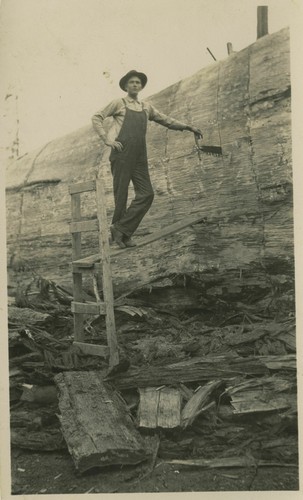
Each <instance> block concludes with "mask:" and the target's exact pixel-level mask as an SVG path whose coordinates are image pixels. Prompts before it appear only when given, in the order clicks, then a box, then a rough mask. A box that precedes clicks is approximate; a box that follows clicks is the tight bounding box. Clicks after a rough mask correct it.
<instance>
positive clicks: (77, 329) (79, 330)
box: [70, 187, 85, 341]
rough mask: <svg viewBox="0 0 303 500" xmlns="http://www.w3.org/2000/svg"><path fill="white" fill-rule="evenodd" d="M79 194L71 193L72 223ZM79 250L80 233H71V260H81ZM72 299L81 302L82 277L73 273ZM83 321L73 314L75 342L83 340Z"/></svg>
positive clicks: (78, 212) (76, 217)
mask: <svg viewBox="0 0 303 500" xmlns="http://www.w3.org/2000/svg"><path fill="white" fill-rule="evenodd" d="M70 189H71V187H70ZM80 192H81V191H80ZM80 192H75V193H71V213H72V221H73V222H75V221H79V220H80V219H81V198H80ZM81 249H82V239H81V233H72V259H73V260H76V259H80V258H81ZM73 297H74V301H75V302H82V301H83V287H82V275H81V274H78V273H74V272H73ZM84 319H85V315H84V314H83V313H77V314H74V336H75V340H79V341H81V340H83V338H84Z"/></svg>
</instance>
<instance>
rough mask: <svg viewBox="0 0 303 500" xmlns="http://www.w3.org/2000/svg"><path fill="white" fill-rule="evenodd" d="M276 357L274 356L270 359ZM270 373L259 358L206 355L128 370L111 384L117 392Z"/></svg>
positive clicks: (114, 378) (117, 376) (112, 380)
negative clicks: (164, 364)
mask: <svg viewBox="0 0 303 500" xmlns="http://www.w3.org/2000/svg"><path fill="white" fill-rule="evenodd" d="M271 357H272V358H274V357H275V356H271ZM268 373H269V370H268V368H267V367H266V366H265V364H264V363H263V362H262V361H261V359H259V358H258V357H256V356H251V357H247V358H242V357H240V356H204V357H202V358H193V359H190V360H187V361H181V362H179V363H174V364H171V365H166V366H159V365H157V366H156V367H155V366H148V367H143V368H138V369H134V368H133V369H131V368H130V369H129V371H128V372H127V373H125V374H123V375H119V374H117V375H116V376H115V377H113V378H112V379H111V382H112V383H113V384H114V385H115V387H117V389H132V388H136V387H159V386H160V385H164V384H165V385H175V384H178V383H180V382H183V383H184V382H197V381H199V382H202V381H209V380H215V379H221V380H229V379H231V378H234V377H238V376H239V375H240V376H246V375H250V376H254V377H258V376H261V375H266V374H268Z"/></svg>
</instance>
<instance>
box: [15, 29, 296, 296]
mask: <svg viewBox="0 0 303 500" xmlns="http://www.w3.org/2000/svg"><path fill="white" fill-rule="evenodd" d="M150 101H151V102H152V103H153V104H154V105H155V106H156V107H157V108H158V109H160V110H162V111H163V112H164V113H166V114H169V115H170V116H173V117H175V118H177V119H179V120H182V121H186V122H192V123H194V124H197V125H198V126H200V127H201V128H202V130H203V132H204V143H205V144H213V145H221V146H222V148H223V157H213V156H206V155H202V157H203V161H202V163H200V162H199V158H198V155H197V152H196V151H195V150H194V147H193V146H194V142H193V135H192V134H191V133H189V132H176V131H169V130H167V129H165V128H163V127H161V126H160V125H157V124H155V123H150V124H149V131H148V155H149V164H150V174H151V179H152V182H153V186H154V189H155V194H156V197H155V201H154V204H153V206H152V208H151V210H150V212H149V213H148V215H147V216H146V217H145V219H144V221H143V223H142V226H141V228H140V230H139V231H138V236H139V235H140V234H144V233H146V232H154V231H156V230H158V229H160V228H162V227H164V226H167V225H170V224H172V223H174V222H176V221H178V220H180V219H182V218H183V217H185V216H187V215H189V214H200V213H201V214H203V215H205V216H206V217H207V223H206V224H197V225H195V226H193V227H191V228H188V229H187V230H185V231H184V232H182V233H180V234H175V235H172V236H170V237H168V238H166V239H165V240H160V241H157V242H155V243H153V244H151V245H149V246H146V247H143V248H140V249H136V250H134V252H135V258H134V253H132V252H127V253H126V254H125V255H123V254H121V255H120V256H119V257H116V258H115V259H113V276H114V285H115V288H116V291H120V290H124V289H126V288H128V287H129V286H131V285H140V283H144V282H148V281H150V280H152V279H154V278H157V277H159V276H160V275H164V274H173V273H184V274H193V273H195V274H196V275H197V274H198V275H199V276H201V275H202V276H203V280H202V281H203V284H204V286H205V287H206V289H207V288H209V287H212V293H215V291H214V290H215V288H214V287H217V288H216V289H217V290H221V292H220V293H222V289H223V290H224V286H226V287H227V288H228V287H231V288H232V289H233V290H238V289H239V286H240V288H241V289H242V288H243V286H247V287H250V286H251V284H252V283H254V284H256V283H257V284H258V285H259V286H265V287H266V286H270V282H271V280H272V276H274V275H277V274H283V275H285V276H286V281H287V282H288V283H290V282H291V280H292V276H293V272H292V268H293V228H292V221H293V212H292V167H291V109H290V69H289V31H288V29H283V30H281V31H279V32H278V33H275V34H273V35H268V36H264V37H262V38H261V39H259V40H258V41H257V42H255V43H254V44H252V45H251V46H249V47H247V48H246V49H244V50H242V51H240V52H238V53H233V54H232V55H230V56H229V57H228V58H227V59H226V60H224V61H220V62H215V63H213V64H211V65H210V66H209V67H207V68H203V69H202V70H200V71H199V72H197V73H196V74H194V75H193V76H191V77H189V78H187V79H185V80H182V81H180V82H178V83H176V84H174V85H172V86H170V87H168V88H166V89H164V90H163V91H161V92H160V93H158V94H156V95H154V96H152V97H151V98H150ZM108 154H109V152H108V148H104V147H103V146H102V145H100V142H99V139H98V137H97V135H96V134H95V132H94V131H93V129H92V127H91V126H88V127H84V128H82V129H80V130H77V131H75V132H74V133H72V134H69V135H67V136H65V137H62V138H59V139H57V140H54V141H52V142H50V143H48V144H46V145H45V146H44V147H43V148H42V149H40V150H39V151H35V152H32V153H29V154H27V155H25V156H24V157H22V158H20V159H19V160H17V161H15V162H14V163H12V164H10V165H9V167H8V171H7V218H8V223H7V237H8V247H9V252H8V255H9V257H10V255H11V254H12V253H13V252H14V251H16V250H18V251H19V252H20V255H21V257H23V258H24V259H25V260H26V262H27V264H28V265H29V266H31V267H32V268H34V269H35V270H36V271H37V272H39V273H40V274H42V275H43V276H48V277H51V278H53V279H56V280H58V279H59V278H60V279H62V277H66V279H67V277H69V267H68V266H69V263H70V261H71V242H70V234H69V227H68V224H69V221H70V218H71V214H70V197H69V194H68V184H69V183H71V182H76V181H83V180H89V179H92V178H93V177H94V175H95V172H96V171H97V170H98V168H102V169H103V170H104V176H105V190H106V197H107V199H106V201H107V206H108V215H109V219H110V217H111V214H112V211H113V196H112V188H111V182H112V181H111V175H110V170H109V165H108ZM100 164H101V167H100ZM83 211H84V213H85V214H87V216H92V215H94V214H95V212H96V209H95V203H94V195H93V194H91V193H87V195H85V196H84V202H83ZM84 247H85V252H84V254H83V256H86V255H90V254H92V253H96V251H97V250H98V249H97V236H96V235H95V234H93V233H92V234H90V233H86V235H85V238H84ZM222 284H223V285H224V284H225V285H224V286H223V288H222Z"/></svg>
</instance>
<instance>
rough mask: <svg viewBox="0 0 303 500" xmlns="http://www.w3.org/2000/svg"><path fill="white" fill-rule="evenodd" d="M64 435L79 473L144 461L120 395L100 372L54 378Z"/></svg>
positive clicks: (63, 375) (142, 446)
mask: <svg viewBox="0 0 303 500" xmlns="http://www.w3.org/2000/svg"><path fill="white" fill-rule="evenodd" d="M55 381H56V384H57V386H58V389H59V393H60V396H59V408H60V412H61V416H60V421H61V426H62V432H63V435H64V438H65V440H66V443H67V446H68V449H69V451H70V453H71V455H72V457H73V460H74V463H75V466H76V468H77V469H79V470H80V471H82V472H83V471H85V470H87V469H90V468H92V467H104V466H107V465H114V464H136V463H139V462H142V461H143V460H145V459H146V458H147V457H146V450H145V448H144V442H143V440H142V438H141V436H140V434H139V433H138V432H137V430H136V429H135V426H134V424H133V422H132V420H131V417H130V415H129V414H128V411H127V408H126V405H125V404H124V403H123V402H122V399H121V398H119V397H118V395H117V393H113V392H112V391H110V390H108V388H106V386H105V385H104V384H103V383H102V377H101V375H100V374H99V373H98V372H65V373H59V374H58V375H56V377H55Z"/></svg>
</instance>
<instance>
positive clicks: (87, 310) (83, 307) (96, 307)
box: [71, 302, 106, 314]
mask: <svg viewBox="0 0 303 500" xmlns="http://www.w3.org/2000/svg"><path fill="white" fill-rule="evenodd" d="M71 309H72V312H73V313H75V314H106V311H105V304H104V303H103V302H101V303H99V304H89V303H87V302H72V304H71Z"/></svg>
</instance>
